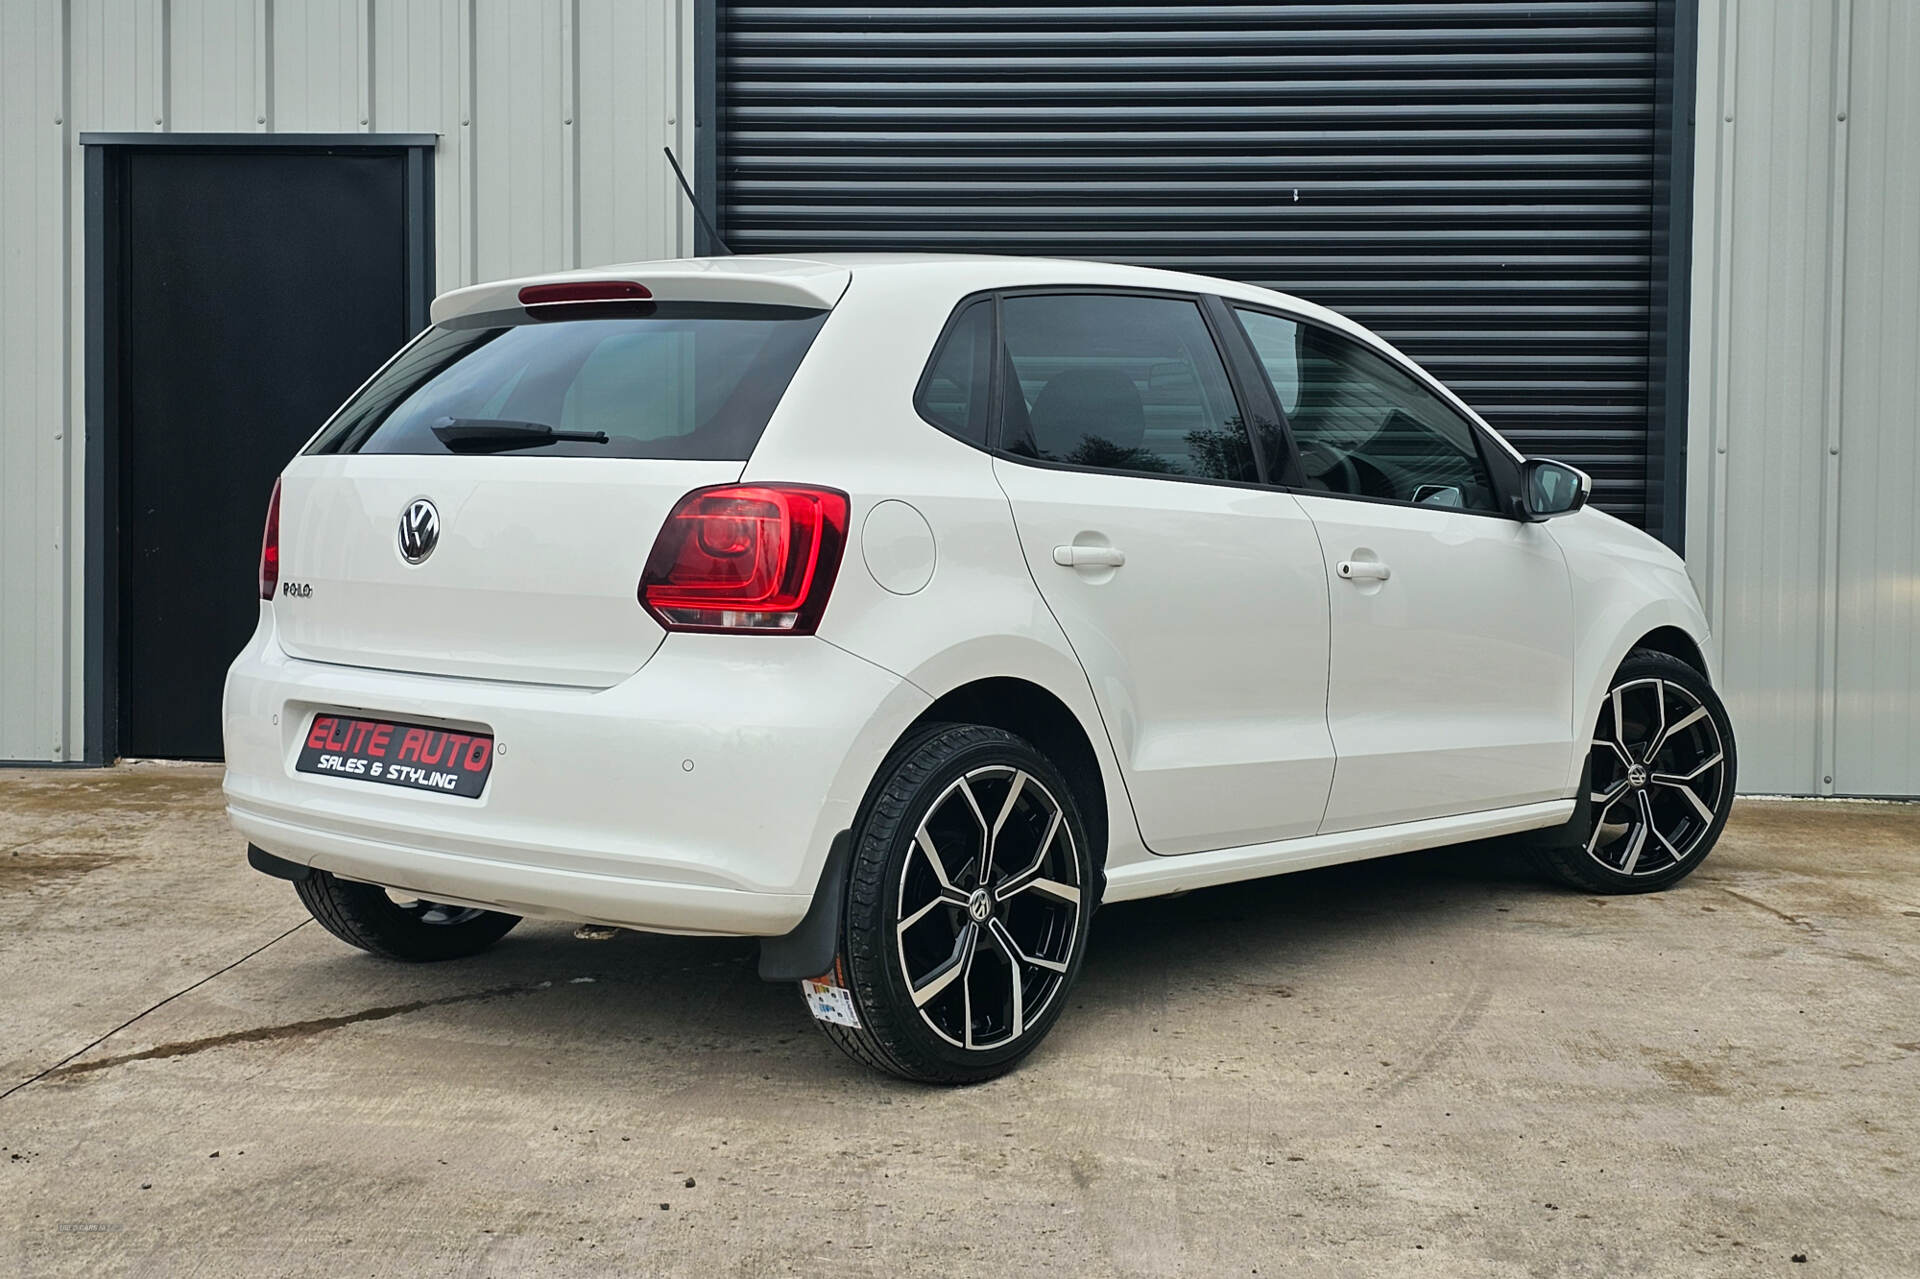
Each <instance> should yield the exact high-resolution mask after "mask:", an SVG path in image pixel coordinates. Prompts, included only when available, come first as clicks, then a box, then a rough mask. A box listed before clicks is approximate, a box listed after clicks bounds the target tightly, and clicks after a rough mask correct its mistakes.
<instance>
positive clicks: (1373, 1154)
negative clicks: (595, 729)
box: [0, 765, 1920, 1276]
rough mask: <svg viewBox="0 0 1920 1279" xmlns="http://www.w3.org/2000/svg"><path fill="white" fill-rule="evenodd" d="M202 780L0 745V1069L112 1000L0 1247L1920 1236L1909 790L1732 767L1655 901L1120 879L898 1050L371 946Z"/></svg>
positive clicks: (966, 1270) (1701, 1248)
mask: <svg viewBox="0 0 1920 1279" xmlns="http://www.w3.org/2000/svg"><path fill="white" fill-rule="evenodd" d="M218 794H219V792H218V773H217V771H215V770H213V769H210V768H203V767H188V766H172V767H169V766H158V765H156V766H135V767H128V768H122V769H119V770H116V771H113V772H110V773H87V772H74V773H63V772H30V773H12V774H0V1092H4V1091H6V1090H7V1089H14V1088H16V1086H17V1085H19V1084H20V1083H21V1082H22V1081H25V1080H28V1079H31V1078H33V1077H34V1076H35V1075H36V1074H37V1073H39V1072H41V1071H44V1070H46V1069H47V1068H48V1067H49V1066H52V1065H54V1064H55V1063H57V1062H60V1061H61V1060H62V1059H63V1058H66V1057H67V1056H68V1055H69V1054H72V1053H74V1052H76V1050H79V1049H81V1048H82V1047H84V1046H85V1045H87V1044H89V1043H90V1042H92V1041H93V1040H95V1039H96V1038H98V1037H100V1036H102V1035H106V1034H107V1032H109V1031H113V1030H114V1028H115V1027H122V1024H123V1023H126V1022H128V1021H129V1019H135V1020H132V1022H131V1024H130V1025H125V1026H123V1027H122V1028H121V1029H119V1030H118V1031H117V1032H115V1033H113V1034H111V1035H110V1036H108V1037H107V1038H106V1039H105V1040H104V1042H102V1043H100V1044H99V1045H98V1046H97V1047H94V1048H91V1049H90V1050H88V1051H86V1052H84V1053H82V1054H81V1055H79V1056H78V1057H75V1058H74V1059H73V1060H72V1061H71V1062H69V1063H68V1064H66V1065H64V1066H61V1067H60V1068H58V1069H56V1070H53V1071H52V1072H51V1073H49V1074H47V1075H46V1076H45V1077H44V1078H41V1079H40V1080H39V1081H38V1082H35V1083H32V1084H30V1085H28V1086H26V1087H23V1088H17V1090H16V1091H13V1092H12V1093H11V1095H7V1096H5V1097H4V1098H0V1146H4V1150H0V1272H5V1273H8V1274H12V1273H23V1274H27V1275H38V1274H55V1273H69V1272H108V1273H139V1274H149V1273H152V1274H160V1273H165V1274H175V1273H179V1274H241V1273H247V1274H283V1275H293V1274H313V1275H324V1276H337V1275H349V1274H369V1275H374V1274H392V1275H420V1274H443V1273H449V1274H509V1273H520V1272H538V1273H542V1274H557V1273H615V1274H698V1275H721V1274H739V1275H752V1276H758V1275H763V1274H781V1273H795V1274H824V1273H836V1274H852V1275H868V1274H872V1275H896V1274H922V1273H927V1274H941V1275H974V1274H977V1275H1005V1274H1009V1273H1014V1272H1015V1271H1016V1270H1021V1271H1025V1270H1029V1269H1030V1270H1033V1271H1035V1272H1038V1273H1051V1274H1054V1275H1063V1276H1064V1275H1078V1274H1109V1273H1110V1274H1129V1275H1131V1274H1140V1275H1163V1274H1192V1275H1208V1276H1212V1275H1227V1274H1236V1273H1237V1274H1242V1275H1247V1274H1263V1273H1264V1274H1269V1275H1271V1274H1276V1273H1280V1272H1290V1273H1309V1274H1311V1273H1328V1274H1351V1275H1398V1274H1417V1275H1445V1276H1455V1275H1472V1274H1488V1275H1542V1274H1553V1275H1560V1274H1566V1275H1588V1274H1591V1275H1607V1276H1613V1275H1619V1274H1686V1275H1702V1274H1707V1275H1711V1274H1723V1273H1724V1274H1747V1273H1751V1272H1768V1271H1778V1272H1783V1273H1788V1274H1796V1275H1799V1274H1813V1273H1827V1274H1845V1275H1914V1274H1920V1114H1917V1113H1916V1103H1917V1102H1920V988H1917V987H1916V983H1915V974H1916V971H1920V807H1915V806H1900V805H1866V804H1839V803H1827V804H1794V803H1785V802H1778V801H1773V802H1767V801H1754V802H1746V803H1743V804H1742V805H1741V806H1740V808H1739V810H1738V811H1737V813H1736V815H1735V817H1734V821H1733V824H1732V826H1731V827H1730V828H1729V830H1728V832H1727V835H1726V838H1725V839H1724V840H1723V841H1722V843H1721V846H1720V848H1719V850H1718V851H1717V852H1716V853H1715V854H1714V856H1713V858H1712V859H1711V860H1710V861H1709V862H1708V863H1707V865H1706V867H1705V868H1704V869H1703V870H1702V871H1700V872H1699V873H1698V874H1696V875H1694V876H1693V878H1692V879H1690V880H1688V881H1687V882H1686V883H1685V884H1683V885H1681V886H1680V887H1679V888H1677V889H1676V890H1674V891H1672V892H1669V893H1666V894H1664V895H1658V896H1651V897H1637V898H1614V899H1600V898H1592V897H1585V896H1581V895H1579V894H1575V893H1569V892H1562V891H1559V890H1557V889H1554V888H1550V887H1547V886H1545V885H1543V884H1540V883H1537V882H1534V881H1533V880H1531V879H1529V878H1527V877H1525V876H1524V875H1523V874H1522V873H1520V872H1518V871H1517V870H1516V868H1515V867H1514V866H1512V865H1511V864H1510V863H1509V862H1507V861H1506V860H1504V859H1503V858H1502V857H1500V856H1499V855H1497V854H1491V853H1488V852H1486V851H1485V850H1477V851H1476V850H1462V851H1456V852H1448V853H1445V854H1440V855H1429V856H1425V857H1409V858H1400V859H1396V860H1393V861H1388V862H1375V863H1368V864H1363V865H1360V866H1356V867H1348V868H1342V869H1337V870H1333V871H1323V872H1315V873H1310V874H1305V875H1298V876H1293V877H1289V878H1285V879H1278V880H1270V881H1265V882H1262V883H1258V884H1254V885H1248V886H1242V887H1236V888H1227V889H1217V890H1213V891H1209V892H1203V893H1195V894H1193V895H1192V896H1189V897H1186V898H1183V899H1180V900H1176V901H1170V902H1143V903H1135V904H1127V905H1121V906H1115V907H1112V908H1110V909H1107V910H1105V911H1103V912H1102V913H1101V914H1100V916H1099V918H1098V922H1097V924H1096V926H1095V934H1094V940H1093V948H1092V955H1091V958H1090V962H1089V964H1088V968H1087V973H1086V976H1085V979H1084V980H1083V981H1082V983H1081V986H1080V988H1079V990H1078V991H1077V992H1076V995H1075V997H1074V1000H1073V1007H1072V1008H1071V1009H1070V1011H1069V1015H1068V1016H1067V1017H1066V1018H1065V1019H1064V1020H1063V1021H1062V1023H1061V1024H1060V1026H1059V1028H1058V1029H1057V1030H1056V1031H1055V1033H1054V1035H1053V1037H1052V1039H1051V1040H1050V1041H1049V1042H1048V1043H1047V1044H1046V1045H1045V1046H1044V1047H1043V1048H1042V1049H1041V1050H1040V1052H1039V1053H1038V1054H1036V1055H1035V1057H1034V1058H1032V1059H1031V1060H1030V1061H1029V1063H1028V1064H1027V1065H1026V1066H1025V1068H1023V1069H1022V1070H1020V1071H1019V1072H1017V1073H1016V1074H1014V1075H1013V1076H1012V1077H1010V1078H1007V1079H1004V1080H1001V1081H998V1082H996V1083H992V1084H988V1085H985V1086H982V1087H978V1088H973V1089H966V1090H958V1091H936V1090H930V1089H924V1088H916V1087H910V1086H906V1085H902V1084H897V1083H894V1082H891V1081H889V1080H885V1079H881V1078H878V1077H875V1076H872V1075H869V1074H866V1073H864V1072H863V1071H861V1070H859V1069H857V1068H856V1067H854V1066H853V1065H852V1064H851V1063H849V1062H847V1061H845V1060H843V1059H842V1058H841V1057H840V1056H839V1055H838V1054H837V1053H836V1052H835V1051H834V1050H833V1049H832V1048H831V1047H830V1046H829V1045H828V1044H827V1043H826V1041H825V1040H824V1039H823V1038H821V1037H820V1036H819V1035H817V1034H815V1033H814V1032H813V1030H812V1029H811V1027H810V1025H809V1023H808V1022H807V1020H806V1018H805V1016H804V1014H803V1011H802V1009H801V1006H800V1002H799V999H798V996H797V994H796V993H795V992H794V991H792V990H789V989H786V988H784V987H771V986H767V985H764V984H762V983H761V982H760V981H759V980H758V979H757V978H756V977H755V976H754V973H753V959H754V946H753V944H752V943H743V942H734V941H713V940H700V939H686V938H664V937H646V936H640V935H637V934H629V933H623V934H620V935H618V936H617V937H615V938H614V939H613V940H609V941H586V940H576V939H575V938H574V937H573V936H572V933H571V930H570V929H568V928H566V927H563V926H557V925H548V924H526V925H522V926H521V928H520V929H519V930H518V931H517V932H515V933H514V934H513V935H511V936H510V937H508V939H507V940H506V942H504V943H503V944H502V945H501V946H500V947H499V948H498V949H497V950H495V951H494V952H492V953H491V954H489V955H487V956H485V957H483V958H480V959H478V960H473V961H469V962H466V963H462V964H455V965H447V966H438V967H426V968H410V967H404V966H396V965H389V964H384V963H381V962H378V961H376V960H373V959H370V958H367V957H365V956H363V955H361V954H359V953H358V952H355V951H351V950H349V949H347V948H346V947H344V946H342V945H340V944H339V943H337V942H335V941H334V940H333V939H332V938H331V937H329V936H327V935H326V934H325V933H323V932H322V931H321V930H320V928H319V927H318V925H314V924H303V923H302V921H303V920H304V919H305V913H304V911H303V910H302V909H301V907H300V906H299V904H298V902H297V901H296V900H295V898H294V896H293V893H292V891H291V890H290V889H289V888H288V887H287V886H286V885H284V884H281V883H278V882H275V881H272V880H268V879H265V878H263V877H261V876H259V875H256V874H253V873H252V872H250V871H248V870H247V869H246V867H245V865H244V863H243V861H242V859H241V846H240V843H239V841H238V840H236V839H235V837H234V836H233V834H232V833H231V832H230V831H229V830H228V829H227V828H226V825H225V823H224V821H223V819H222V818H221V816H220V811H219V799H218ZM156 1005H158V1006H157V1007H156ZM147 1010H151V1011H147ZM143 1012H144V1015H142V1014H143ZM1802 1257H1804V1258H1805V1259H1806V1260H1805V1265H1804V1266H1801V1265H1797V1264H1795V1263H1796V1262H1798V1261H1800V1259H1801V1258H1802Z"/></svg>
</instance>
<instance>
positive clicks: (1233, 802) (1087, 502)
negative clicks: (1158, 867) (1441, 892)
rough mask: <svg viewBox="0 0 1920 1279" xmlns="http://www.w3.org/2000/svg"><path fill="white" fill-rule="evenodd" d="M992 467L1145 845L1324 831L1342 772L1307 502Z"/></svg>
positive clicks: (1221, 488)
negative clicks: (1336, 773)
mask: <svg viewBox="0 0 1920 1279" xmlns="http://www.w3.org/2000/svg"><path fill="white" fill-rule="evenodd" d="M994 471H995V473H996V474H997V475H998V477H999V479H1000V485H1001V487H1002V488H1004V489H1005V490H1006V493H1007V497H1008V498H1009V499H1010V500H1011V501H1012V503H1013V517H1014V523H1015V525H1016V526H1018V528H1019V530H1020V541H1021V545H1022V546H1023V547H1024V548H1025V550H1026V556H1027V568H1028V569H1029V570H1030V571H1031V572H1032V574H1033V578H1034V581H1035V582H1037V583H1038V584H1039V587H1040V594H1041V595H1042V596H1043V597H1045V599H1046V601H1047V603H1048V605H1049V606H1051V607H1052V609H1053V614H1054V616H1055V617H1056V618H1058V619H1059V621H1060V625H1061V626H1062V627H1063V628H1064V629H1065V630H1066V633H1067V638H1068V639H1069V640H1070V641H1071V642H1072V644H1073V648H1074V652H1075V653H1076V654H1077V655H1078V656H1079V658H1080V664H1081V665H1082V666H1083V667H1085V669H1086V672H1087V678H1088V679H1090V680H1091V681H1092V683H1093V693H1094V698H1095V700H1096V701H1098V702H1099V704H1100V713H1101V716H1102V717H1103V719H1104V720H1105V723H1106V730H1107V734H1108V736H1109V738H1110V739H1111V740H1112V743H1113V747H1114V749H1115V751H1116V752H1117V753H1118V755H1119V757H1120V765H1121V771H1122V772H1123V773H1124V774H1125V775H1126V780H1127V792H1128V794H1129V795H1131V796H1132V797H1133V808H1134V815H1135V816H1136V817H1137V818H1138V819H1139V822H1140V832H1141V834H1142V836H1143V837H1144V838H1145V839H1146V843H1147V847H1149V848H1151V849H1153V850H1154V851H1155V852H1158V853H1189V852H1194V851H1196V850H1199V849H1206V848H1224V847H1228V846H1231V845H1235V844H1256V843H1260V842H1262V841H1265V840H1272V839H1284V838H1286V837H1287V836H1289V835H1310V834H1312V833H1313V832H1314V831H1315V830H1316V829H1318V828H1319V825H1320V813H1321V810H1322V808H1324V807H1325V805H1326V800H1327V786H1328V783H1329V782H1331V781H1332V778H1333V743H1332V740H1331V739H1330V738H1329V736H1328V733H1327V580H1326V574H1325V573H1324V572H1323V571H1322V569H1321V567H1320V549H1319V542H1318V541H1317V540H1316V538H1315V536H1314V530H1313V523H1312V521H1311V520H1309V519H1308V518H1307V516H1306V514H1305V513H1304V512H1303V511H1302V510H1301V509H1300V507H1301V504H1300V502H1299V501H1298V500H1296V499H1295V498H1294V496H1293V495H1292V494H1291V493H1283V492H1279V491H1273V490H1269V491H1262V490H1259V489H1249V488H1238V487H1228V486H1226V485H1216V484H1180V483H1169V482H1168V481H1165V480H1157V479H1147V478H1144V477H1140V476H1128V475H1106V474H1097V473H1083V472H1075V471H1061V470H1052V469H1048V468H1043V467H1038V466H1027V465H1023V464H1021V463H1019V462H1014V461H1008V460H1006V459H1001V460H999V461H997V462H995V463H994ZM1075 551H1079V552H1083V553H1085V554H1082V555H1075V554H1074V552H1075ZM1116 552H1117V553H1118V554H1116ZM1121 557H1124V563H1120V564H1118V566H1116V564H1115V560H1116V559H1119V558H1121ZM1062 559H1071V560H1074V561H1075V563H1074V564H1073V565H1072V566H1068V565H1062V564H1061V563H1060V560H1062Z"/></svg>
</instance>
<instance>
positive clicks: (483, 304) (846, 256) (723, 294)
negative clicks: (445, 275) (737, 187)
mask: <svg viewBox="0 0 1920 1279" xmlns="http://www.w3.org/2000/svg"><path fill="white" fill-rule="evenodd" d="M869 275H885V276H888V277H891V280H892V282H893V283H906V284H914V283H924V284H925V285H926V286H927V288H928V296H929V297H930V298H933V297H938V298H941V299H943V302H942V304H943V305H946V304H950V303H951V301H952V299H954V298H957V297H959V296H962V295H964V294H967V293H975V292H980V291H983V290H986V289H1014V288H1031V287H1040V286H1046V285H1053V284H1062V285H1082V286H1096V287H1108V288H1137V289H1163V290H1172V291H1178V292H1188V293H1215V294H1219V295H1221V296H1223V297H1229V298H1236V299H1239V300H1242V301H1247V302H1253V303H1257V304H1260V305H1264V306H1278V307H1281V308H1283V309H1285V310H1288V311H1292V312H1295V313H1296V314H1299V315H1302V316H1304V317H1306V318H1309V319H1314V320H1318V321H1320V322H1321V323H1324V324H1328V325H1332V326H1333V327H1336V328H1340V329H1346V330H1350V331H1353V332H1364V331H1363V330H1361V329H1360V328H1359V326H1358V325H1356V324H1354V323H1353V322H1352V321H1350V320H1348V319H1346V318H1345V317H1344V316H1341V315H1339V314H1337V313H1335V312H1333V311H1329V310H1327V309H1326V308H1325V307H1322V306H1319V305H1317V304H1315V303H1312V302H1308V301H1306V300H1305V299H1303V298H1298V297H1294V296H1292V295H1291V294H1286V293H1278V292H1275V291H1273V290H1271V289H1263V288H1260V287H1258V286H1257V285H1251V284H1242V283H1240V282H1238V281H1235V280H1222V279H1217V278H1215V277H1212V276H1205V275H1193V274H1189V273H1187V272H1184V271H1165V270H1161V269H1159V268H1157V267H1144V266H1132V265H1129V264H1126V263H1120V262H1089V261H1083V260H1080V259H1073V258H1039V257H1014V256H995V255H988V254H971V253H807V254H791V255H785V254H749V253H742V254H734V255H731V256H728V257H706V258H671V259H662V260H659V261H652V262H621V263H614V264H611V265H607V266H596V267H582V268H578V269H576V270H571V271H555V272H549V273H547V274H543V275H529V276H522V277H518V278H515V279H511V280H497V281H492V282H489V283H485V284H476V285H470V286H468V287H466V288H462V289H455V290H452V291H451V292H448V293H443V294H441V295H440V296H439V297H438V298H436V299H435V300H434V303H433V319H434V322H435V323H440V322H443V321H445V320H447V319H450V318H452V317H454V316H458V315H467V314H472V313H474V312H482V311H492V310H501V309H506V308H511V307H514V306H516V305H518V300H519V299H518V294H519V291H520V290H521V289H522V288H525V287H526V286H528V285H530V284H555V283H562V282H566V281H581V280H622V281H634V282H637V283H640V284H644V285H646V286H647V287H648V288H649V289H650V290H651V291H652V292H653V295H654V296H655V297H656V298H660V299H661V300H663V301H668V300H696V299H697V300H702V301H728V302H760V303H769V304H775V305H789V306H806V307H814V308H819V307H831V306H833V305H834V304H835V303H837V302H838V301H839V300H840V297H841V295H842V294H844V293H845V292H846V290H847V287H848V285H849V284H850V283H851V282H852V280H853V279H854V278H855V277H856V276H860V277H866V276H869ZM902 276H905V277H908V279H905V280H902V279H901V277H902Z"/></svg>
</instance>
